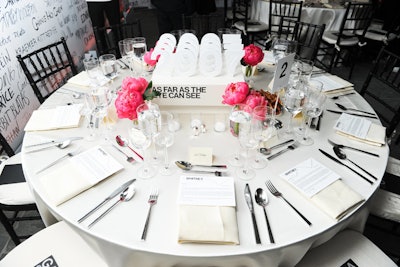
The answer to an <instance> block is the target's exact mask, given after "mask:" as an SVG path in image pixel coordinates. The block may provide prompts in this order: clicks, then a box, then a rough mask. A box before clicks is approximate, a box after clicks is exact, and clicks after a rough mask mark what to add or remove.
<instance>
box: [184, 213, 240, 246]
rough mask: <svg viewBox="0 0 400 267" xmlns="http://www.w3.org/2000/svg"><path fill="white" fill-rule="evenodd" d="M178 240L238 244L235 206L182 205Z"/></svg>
mask: <svg viewBox="0 0 400 267" xmlns="http://www.w3.org/2000/svg"><path fill="white" fill-rule="evenodd" d="M178 242H179V243H205V244H219V245H238V244H239V234H238V226H237V220H236V209H235V207H226V206H197V205H180V206H179V235H178Z"/></svg>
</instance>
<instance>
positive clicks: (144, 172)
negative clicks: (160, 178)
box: [129, 127, 157, 179]
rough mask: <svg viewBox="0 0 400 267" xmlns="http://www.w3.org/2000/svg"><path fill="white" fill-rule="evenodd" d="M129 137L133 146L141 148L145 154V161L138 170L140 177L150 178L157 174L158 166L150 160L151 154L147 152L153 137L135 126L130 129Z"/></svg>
mask: <svg viewBox="0 0 400 267" xmlns="http://www.w3.org/2000/svg"><path fill="white" fill-rule="evenodd" d="M129 138H130V142H131V144H132V146H133V147H134V148H136V149H139V150H141V151H142V153H143V156H144V157H143V162H142V164H141V165H140V167H139V168H138V170H137V175H138V177H139V178H141V179H149V178H151V177H153V176H154V175H156V173H157V168H156V167H155V166H154V164H151V163H150V162H149V160H148V159H149V156H148V153H147V152H148V148H149V147H150V145H151V143H152V137H151V136H147V135H145V134H144V133H143V131H142V130H140V129H136V128H134V127H133V128H131V129H130V130H129Z"/></svg>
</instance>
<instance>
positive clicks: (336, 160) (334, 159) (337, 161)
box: [318, 149, 374, 184]
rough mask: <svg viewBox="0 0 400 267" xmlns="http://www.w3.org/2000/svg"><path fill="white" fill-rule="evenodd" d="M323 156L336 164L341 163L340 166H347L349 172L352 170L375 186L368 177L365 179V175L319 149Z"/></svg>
mask: <svg viewBox="0 0 400 267" xmlns="http://www.w3.org/2000/svg"><path fill="white" fill-rule="evenodd" d="M318 150H319V151H320V152H321V153H322V154H324V155H325V156H326V157H328V158H330V159H331V160H333V161H335V162H336V163H339V164H340V165H343V166H345V167H346V168H348V169H349V170H351V171H352V172H354V173H356V174H357V175H358V176H360V177H361V178H363V179H364V180H365V181H367V182H368V183H370V184H373V183H374V182H373V181H371V180H369V179H368V178H367V177H365V176H364V175H362V174H361V173H359V172H358V171H356V170H354V169H353V168H351V167H350V166H348V165H346V164H344V163H343V162H341V161H340V160H338V159H337V158H335V157H334V156H332V155H331V154H329V153H328V152H325V151H324V150H322V149H318Z"/></svg>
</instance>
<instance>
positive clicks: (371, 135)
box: [336, 123, 386, 146]
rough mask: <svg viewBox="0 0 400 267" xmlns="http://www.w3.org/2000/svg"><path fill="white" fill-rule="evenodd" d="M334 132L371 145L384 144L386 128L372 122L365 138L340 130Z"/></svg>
mask: <svg viewBox="0 0 400 267" xmlns="http://www.w3.org/2000/svg"><path fill="white" fill-rule="evenodd" d="M336 132H337V133H338V134H340V135H343V136H346V137H348V138H350V139H353V140H356V141H359V142H363V143H366V144H369V145H373V146H382V145H384V144H385V140H386V128H385V127H383V126H381V125H378V124H374V123H372V124H371V126H370V128H369V130H368V133H367V136H366V137H365V139H363V138H359V137H356V136H354V135H351V134H347V133H344V132H341V131H336Z"/></svg>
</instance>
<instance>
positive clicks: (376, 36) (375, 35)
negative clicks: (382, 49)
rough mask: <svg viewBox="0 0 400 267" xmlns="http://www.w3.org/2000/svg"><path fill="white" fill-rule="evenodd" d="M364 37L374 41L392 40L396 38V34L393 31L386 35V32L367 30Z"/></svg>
mask: <svg viewBox="0 0 400 267" xmlns="http://www.w3.org/2000/svg"><path fill="white" fill-rule="evenodd" d="M365 38H367V39H370V40H374V41H379V42H382V41H392V40H394V39H395V38H396V34H394V33H389V34H388V35H387V33H379V32H376V31H369V30H368V31H367V32H366V33H365Z"/></svg>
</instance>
